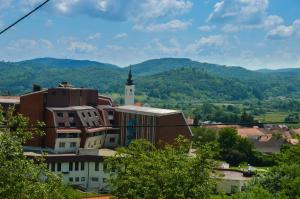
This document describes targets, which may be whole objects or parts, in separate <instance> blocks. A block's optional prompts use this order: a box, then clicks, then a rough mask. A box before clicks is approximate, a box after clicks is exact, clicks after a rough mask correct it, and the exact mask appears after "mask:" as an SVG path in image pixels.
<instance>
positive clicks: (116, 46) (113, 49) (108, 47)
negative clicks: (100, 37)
mask: <svg viewBox="0 0 300 199" xmlns="http://www.w3.org/2000/svg"><path fill="white" fill-rule="evenodd" d="M106 48H107V49H108V50H112V51H121V50H123V47H122V46H118V45H107V46H106Z"/></svg>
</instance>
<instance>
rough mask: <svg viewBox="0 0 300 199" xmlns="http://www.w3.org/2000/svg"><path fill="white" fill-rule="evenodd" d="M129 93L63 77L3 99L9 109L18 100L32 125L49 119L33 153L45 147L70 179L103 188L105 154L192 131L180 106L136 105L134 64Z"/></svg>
mask: <svg viewBox="0 0 300 199" xmlns="http://www.w3.org/2000/svg"><path fill="white" fill-rule="evenodd" d="M124 98H125V100H124V101H125V105H124V106H116V105H115V104H114V103H113V101H112V99H111V98H109V97H106V96H102V95H100V94H99V93H98V90H96V89H86V88H74V87H73V86H72V85H70V84H68V83H67V82H62V83H61V84H59V86H58V87H55V88H49V89H42V88H40V87H38V86H34V89H33V91H32V92H29V93H26V94H24V95H21V96H20V97H10V96H2V97H1V96H0V105H2V106H4V108H5V110H7V109H8V107H9V106H14V107H15V110H16V112H18V113H21V114H22V115H24V116H26V117H28V118H29V121H30V124H31V125H35V124H36V123H37V122H38V121H42V122H44V123H45V125H46V126H45V131H46V134H45V135H44V136H39V135H33V137H32V139H30V140H29V141H28V142H27V143H26V144H25V146H24V151H25V152H26V155H27V156H28V157H32V158H34V157H36V156H39V155H40V154H41V152H45V151H46V152H47V153H48V155H47V156H46V157H45V160H46V162H47V164H48V167H49V170H51V171H53V172H56V173H61V174H63V180H64V182H65V183H70V184H72V185H76V186H79V187H81V188H82V189H85V190H92V191H99V190H103V189H106V188H107V185H106V183H105V182H106V180H107V177H108V174H107V173H106V172H105V165H104V163H103V160H104V158H105V157H107V156H111V155H113V154H114V153H113V152H112V151H111V149H114V148H116V147H118V146H127V145H128V144H130V142H131V141H132V140H134V139H147V140H149V141H150V142H151V143H153V144H154V145H156V146H161V145H163V144H166V143H172V142H173V141H174V139H175V138H177V137H178V136H180V135H182V136H185V137H186V138H188V139H190V138H191V136H192V133H191V130H190V128H189V127H188V125H187V123H186V119H185V117H184V115H183V113H182V112H181V111H176V110H167V109H158V108H151V107H141V106H134V84H133V80H132V74H131V69H130V72H129V75H128V79H127V83H126V85H125V97H124Z"/></svg>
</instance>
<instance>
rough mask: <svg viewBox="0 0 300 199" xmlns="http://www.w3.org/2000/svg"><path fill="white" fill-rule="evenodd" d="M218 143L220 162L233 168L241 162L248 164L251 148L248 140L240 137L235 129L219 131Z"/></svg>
mask: <svg viewBox="0 0 300 199" xmlns="http://www.w3.org/2000/svg"><path fill="white" fill-rule="evenodd" d="M218 142H219V145H220V157H221V159H222V160H224V161H226V162H228V163H229V164H231V165H235V166H237V165H239V164H240V163H241V162H248V163H249V162H250V159H251V156H252V150H253V146H252V144H251V142H250V141H249V140H248V139H246V138H242V137H240V136H239V135H238V134H237V131H236V130H235V129H233V128H224V129H221V130H220V131H219V138H218Z"/></svg>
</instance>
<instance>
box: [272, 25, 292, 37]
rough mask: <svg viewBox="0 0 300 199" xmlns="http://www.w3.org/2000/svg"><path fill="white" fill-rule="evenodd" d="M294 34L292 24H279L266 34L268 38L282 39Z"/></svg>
mask: <svg viewBox="0 0 300 199" xmlns="http://www.w3.org/2000/svg"><path fill="white" fill-rule="evenodd" d="M293 34H294V28H293V26H284V25H280V26H277V27H276V28H274V29H272V30H270V31H269V32H268V34H267V37H268V38H269V39H284V38H288V37H291V36H292V35H293Z"/></svg>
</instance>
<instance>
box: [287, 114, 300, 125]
mask: <svg viewBox="0 0 300 199" xmlns="http://www.w3.org/2000/svg"><path fill="white" fill-rule="evenodd" d="M284 121H285V122H293V123H296V122H300V118H299V115H298V113H292V114H289V115H288V116H287V117H286V118H285V119H284Z"/></svg>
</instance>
